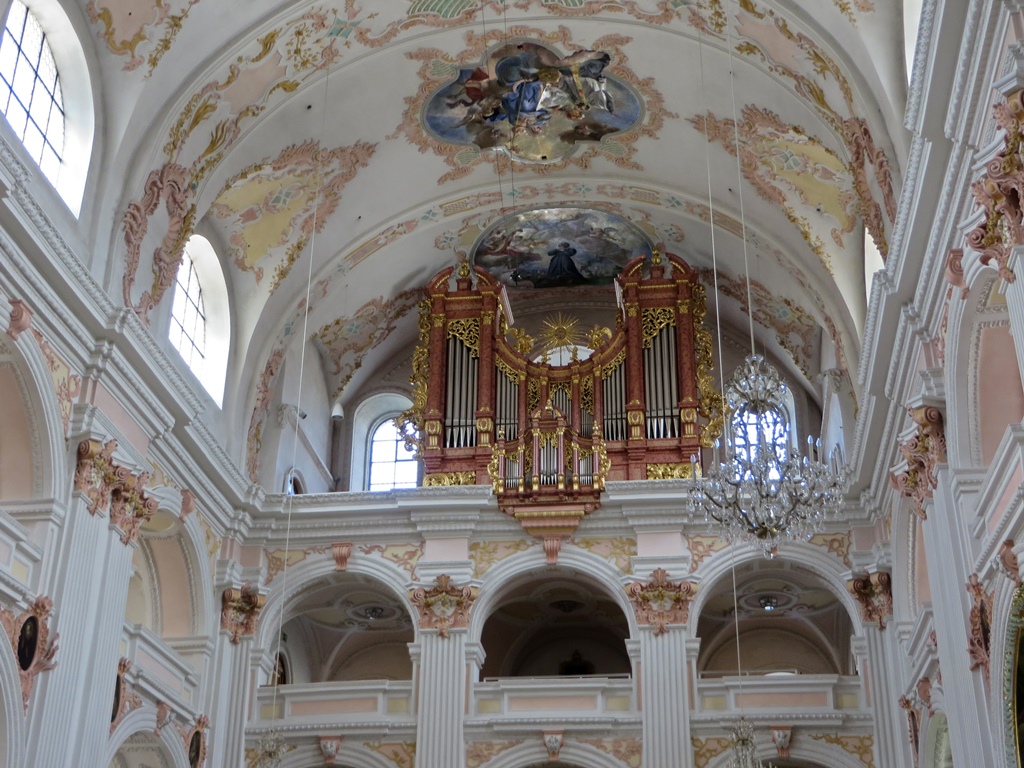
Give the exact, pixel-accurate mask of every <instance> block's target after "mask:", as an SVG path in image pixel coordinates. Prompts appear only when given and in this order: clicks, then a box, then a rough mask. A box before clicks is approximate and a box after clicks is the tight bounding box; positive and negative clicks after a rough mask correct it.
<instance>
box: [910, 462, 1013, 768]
mask: <svg viewBox="0 0 1024 768" xmlns="http://www.w3.org/2000/svg"><path fill="white" fill-rule="evenodd" d="M936 475H937V478H938V487H937V489H936V491H935V494H934V497H933V500H931V501H929V502H928V506H930V507H931V513H930V514H929V515H928V520H927V521H926V522H925V523H924V525H922V526H921V527H922V530H923V532H924V540H925V547H926V549H927V552H928V580H929V582H930V583H931V587H932V594H934V595H941V596H942V599H941V600H937V601H936V602H935V605H934V614H935V636H936V640H937V643H938V654H939V664H940V666H941V668H942V688H943V691H944V693H945V696H944V697H943V700H944V702H945V712H946V716H947V719H948V721H949V736H950V745H951V747H952V753H953V763H954V765H995V764H996V761H995V755H994V754H993V749H992V736H991V730H990V728H989V719H988V712H989V708H988V705H987V696H986V691H985V679H984V670H983V669H982V668H980V667H979V668H976V669H971V664H970V657H969V655H968V652H967V642H968V626H969V620H970V612H971V604H970V599H969V595H968V592H967V588H966V586H965V585H966V584H967V583H968V580H969V578H970V575H971V571H972V569H971V567H970V562H971V561H970V550H969V546H968V538H967V531H966V529H965V527H964V524H963V520H964V519H965V517H964V515H962V514H961V512H960V510H958V509H957V504H956V500H955V499H954V497H953V493H952V489H951V485H952V482H951V481H952V477H951V476H950V470H949V467H948V466H947V465H945V464H941V465H939V466H938V467H937V470H936Z"/></svg>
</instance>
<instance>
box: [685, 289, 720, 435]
mask: <svg viewBox="0 0 1024 768" xmlns="http://www.w3.org/2000/svg"><path fill="white" fill-rule="evenodd" d="M692 296H693V299H692V306H693V344H694V353H695V356H696V358H697V392H698V399H697V403H698V407H699V408H700V413H701V415H702V416H703V417H704V418H706V419H707V420H708V421H707V424H705V425H704V428H703V429H702V430H701V432H700V444H701V445H702V446H703V447H705V448H710V447H711V446H713V445H714V444H715V440H716V439H717V438H718V437H720V436H721V434H722V430H723V429H724V427H725V399H724V398H723V397H722V394H721V393H720V392H719V391H718V390H716V389H715V384H714V380H713V379H712V376H711V371H712V369H713V368H714V354H713V351H712V349H713V348H712V346H711V331H709V330H708V329H707V328H705V327H704V316H705V315H706V314H707V294H706V291H705V289H704V286H703V285H695V286H694V287H693V294H692Z"/></svg>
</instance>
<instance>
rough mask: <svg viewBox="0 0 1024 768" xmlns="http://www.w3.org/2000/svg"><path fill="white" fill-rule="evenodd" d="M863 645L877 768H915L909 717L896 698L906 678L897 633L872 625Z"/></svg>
mask: <svg viewBox="0 0 1024 768" xmlns="http://www.w3.org/2000/svg"><path fill="white" fill-rule="evenodd" d="M890 618H891V617H890ZM864 641H865V642H864V644H865V646H866V650H865V654H864V656H865V661H866V666H867V670H866V672H867V679H866V680H865V682H866V683H867V686H868V690H869V691H870V692H871V705H872V707H871V710H872V712H874V715H875V765H884V766H892V768H913V763H912V762H908V757H909V749H908V746H907V744H908V742H907V736H906V717H905V716H904V714H903V711H902V710H901V709H900V708H899V704H898V701H897V700H896V698H895V696H896V692H898V690H899V689H901V688H902V677H903V674H902V672H901V670H900V669H899V666H898V664H897V662H896V660H897V655H896V654H897V652H898V648H897V645H896V630H895V628H894V627H892V626H890V627H888V628H886V629H879V628H878V627H877V626H876V625H874V624H871V625H870V626H867V627H866V628H865V630H864ZM861 674H864V670H861Z"/></svg>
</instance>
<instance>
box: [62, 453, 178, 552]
mask: <svg viewBox="0 0 1024 768" xmlns="http://www.w3.org/2000/svg"><path fill="white" fill-rule="evenodd" d="M116 450H117V441H116V440H108V441H107V442H106V443H103V444H102V445H101V444H100V443H99V442H97V441H96V440H83V441H82V442H81V443H79V444H78V464H77V466H76V467H75V490H76V491H79V492H81V493H84V494H85V496H86V498H88V500H89V502H88V505H87V509H88V510H89V513H90V514H93V515H96V514H100V513H101V512H106V511H108V510H109V512H110V522H112V523H113V524H114V525H116V526H117V527H118V528H120V529H121V542H122V543H124V544H125V545H128V544H131V543H132V542H134V541H135V540H136V539H138V537H139V530H140V529H141V527H142V524H143V523H145V522H146V521H147V520H149V519H150V518H151V517H152V516H153V514H154V513H155V512H156V511H157V508H158V506H159V504H158V502H157V501H156V499H151V498H149V497H148V496H147V495H146V490H145V489H146V484H147V483H148V482H149V473H148V472H140V473H138V474H133V473H132V471H131V470H130V469H128V468H127V467H122V466H121V465H120V464H118V463H117V462H116V461H115V460H114V451H116ZM193 498H194V497H193ZM184 501H185V497H184V496H183V497H182V504H183V506H184Z"/></svg>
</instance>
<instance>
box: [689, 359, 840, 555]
mask: <svg viewBox="0 0 1024 768" xmlns="http://www.w3.org/2000/svg"><path fill="white" fill-rule="evenodd" d="M785 395H786V385H785V383H783V381H782V379H781V378H780V377H779V373H778V371H777V370H775V368H774V367H773V366H772V365H771V364H770V363H768V362H767V361H766V360H765V359H764V358H763V357H762V356H761V355H757V354H752V355H749V356H748V357H747V359H746V360H745V361H744V363H743V365H742V366H740V368H739V369H738V370H737V371H736V373H735V374H734V375H733V378H732V379H731V380H730V381H729V383H728V384H727V385H726V388H725V399H726V404H727V406H728V409H729V413H730V414H731V416H732V422H731V423H732V428H733V429H732V432H733V434H732V444H731V445H730V446H729V447H728V449H727V455H726V461H724V462H723V463H721V464H720V465H719V466H714V467H711V468H710V470H709V471H707V472H705V473H704V477H703V479H700V480H697V481H695V484H694V486H693V487H692V488H691V490H690V503H691V505H692V508H693V510H694V511H697V510H701V511H703V512H704V515H705V517H706V518H707V519H708V521H709V522H714V523H718V524H720V525H721V526H723V527H724V528H725V531H726V535H727V536H728V537H729V538H732V539H738V540H742V541H748V542H751V543H756V544H759V545H760V546H761V547H762V548H763V549H764V552H765V554H766V555H768V556H769V557H771V556H774V554H775V551H776V548H777V547H778V544H779V541H780V540H782V539H783V538H790V539H799V538H806V537H808V536H810V535H811V534H813V533H814V532H815V531H817V530H820V528H821V526H822V524H823V523H824V522H825V521H826V520H828V519H831V518H833V517H835V516H836V515H838V513H839V509H840V507H841V505H842V502H843V495H844V493H845V492H846V488H847V472H846V470H845V468H844V467H843V466H842V455H841V452H839V451H838V449H837V450H836V451H834V452H833V453H832V455H831V456H830V458H829V463H828V464H825V463H824V462H823V461H822V460H821V456H820V453H821V451H820V441H819V442H818V443H817V444H815V443H813V442H812V441H810V440H809V441H808V446H807V451H806V453H804V454H803V455H801V454H800V453H799V452H798V451H796V450H793V449H792V448H791V447H790V443H789V439H788V435H787V422H786V417H785V410H784V407H783V402H784V398H785ZM691 461H692V462H693V463H694V464H696V461H697V459H696V457H691ZM694 470H695V471H694V474H693V476H694V477H697V473H696V467H694Z"/></svg>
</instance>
